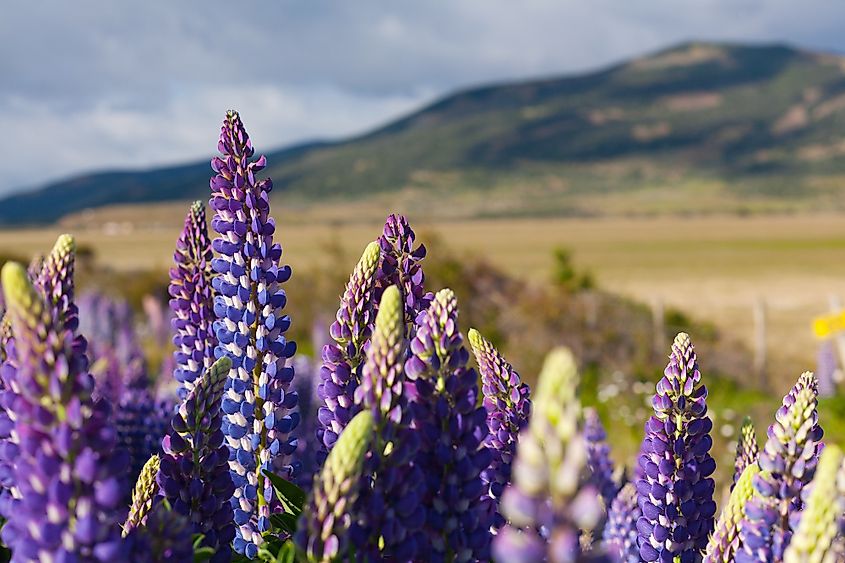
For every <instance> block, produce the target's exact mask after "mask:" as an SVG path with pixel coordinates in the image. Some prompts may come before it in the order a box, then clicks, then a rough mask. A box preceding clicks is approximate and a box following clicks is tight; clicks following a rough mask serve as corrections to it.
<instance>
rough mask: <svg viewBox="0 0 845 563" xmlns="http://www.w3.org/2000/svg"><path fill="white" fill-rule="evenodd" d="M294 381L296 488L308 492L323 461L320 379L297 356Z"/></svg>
mask: <svg viewBox="0 0 845 563" xmlns="http://www.w3.org/2000/svg"><path fill="white" fill-rule="evenodd" d="M293 365H294V371H295V372H296V379H295V380H294V387H295V388H296V395H297V397H298V398H299V400H298V401H297V405H296V409H297V412H298V413H299V425H298V426H297V427H296V430H295V431H294V435H295V437H296V454H295V457H296V461H297V463H298V464H299V465H298V467H297V469H296V484H297V485H299V486H300V487H301V488H302V489H303V490H305V491H310V490H311V485H312V482H313V480H314V477H315V475H316V474H317V472H318V471H319V470H320V467H321V466H322V462H323V461H324V458H323V457H322V456H320V455H319V454H320V450H321V445H322V442H321V441H319V440H318V428H319V426H320V423H319V420H318V419H317V409H318V408H319V404H320V400H319V399H318V397H317V387H318V381H320V377H319V374H318V371H317V369H316V368H315V366H314V364H313V362H312V361H311V359H310V358H308V357H306V356H302V355H297V356H296V357H295V358H294V362H293Z"/></svg>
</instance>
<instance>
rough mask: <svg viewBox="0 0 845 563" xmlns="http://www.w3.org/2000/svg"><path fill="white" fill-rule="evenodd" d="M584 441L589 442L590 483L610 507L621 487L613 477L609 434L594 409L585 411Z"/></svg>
mask: <svg viewBox="0 0 845 563" xmlns="http://www.w3.org/2000/svg"><path fill="white" fill-rule="evenodd" d="M584 439H585V440H586V441H587V463H588V465H589V466H590V475H591V477H590V481H591V482H592V483H593V484H594V485H595V486H596V488H598V490H599V492H600V493H601V497H602V499H603V500H604V504H605V506H610V503H611V502H612V501H613V498H614V497H615V496H616V493H617V492H619V485H618V484H617V483H616V479H615V478H614V477H613V471H614V469H613V461H612V460H611V459H610V446H609V445H608V444H607V432H605V430H604V426H603V425H602V423H601V418H599V413H598V411H596V409H594V408H588V409H584Z"/></svg>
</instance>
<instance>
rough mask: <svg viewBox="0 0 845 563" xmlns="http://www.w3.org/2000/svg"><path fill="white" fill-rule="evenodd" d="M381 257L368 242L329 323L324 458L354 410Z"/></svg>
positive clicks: (322, 394)
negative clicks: (330, 338) (329, 340)
mask: <svg viewBox="0 0 845 563" xmlns="http://www.w3.org/2000/svg"><path fill="white" fill-rule="evenodd" d="M380 257H381V253H380V249H379V245H378V243H376V242H371V243H370V244H369V245H367V248H366V249H364V253H363V254H362V255H361V259H360V260H359V261H358V264H357V265H356V266H355V270H354V271H353V272H352V275H351V276H350V277H349V282H348V283H347V284H346V289H345V290H344V292H343V295H342V296H341V298H340V308H339V309H338V310H337V314H336V316H335V321H334V322H333V323H332V325H331V329H330V331H329V332H330V334H331V337H332V340H333V341H334V342H331V343H329V344H326V345H325V346H324V347H323V350H322V358H323V366H322V368H321V369H320V384H319V386H318V387H317V394H318V397H319V398H320V401H321V405H320V407H319V412H318V419H319V422H320V428H319V429H318V430H317V436H318V438H319V439H320V444H321V448H320V449H321V451H322V457H323V458H325V455H326V453H328V452H329V451H330V450H331V449H332V447H333V446H334V443H335V442H336V441H337V437H338V436H339V435H340V433H341V432H342V431H343V429H344V428H345V427H346V425H347V424H349V421H350V420H352V417H353V416H354V415H355V413H357V412H358V411H357V409H358V407H357V406H356V405H355V389H356V388H357V387H358V385H359V384H360V381H361V368H362V366H363V364H364V359H365V353H364V345H365V344H366V343H367V342H368V341H369V338H370V334H371V326H372V323H373V321H374V311H373V309H374V301H373V289H374V287H375V283H376V270H377V269H378V265H379V259H380Z"/></svg>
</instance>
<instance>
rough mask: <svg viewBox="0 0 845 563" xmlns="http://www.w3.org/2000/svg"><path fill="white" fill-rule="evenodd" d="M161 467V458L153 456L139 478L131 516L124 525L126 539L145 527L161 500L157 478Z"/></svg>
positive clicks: (133, 492)
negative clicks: (151, 511) (131, 533)
mask: <svg viewBox="0 0 845 563" xmlns="http://www.w3.org/2000/svg"><path fill="white" fill-rule="evenodd" d="M160 467H161V458H160V457H159V456H157V455H154V456H152V457H151V458H150V459H148V460H147V463H145V464H144V468H143V469H142V470H141V474H140V475H139V476H138V481H137V482H136V483H135V487H134V488H133V489H132V504H131V505H130V507H129V515H128V516H127V517H126V522H124V524H123V536H124V537H126V536H127V535H129V533H130V532H131V531H132V530H134V529H135V528H138V527H139V526H143V525H144V524H145V523H146V521H147V516H148V515H149V513H150V510H152V509H153V506H155V503H156V502H157V501H158V500H159V496H158V493H159V488H158V482H157V481H156V477H157V476H158V471H159V468H160Z"/></svg>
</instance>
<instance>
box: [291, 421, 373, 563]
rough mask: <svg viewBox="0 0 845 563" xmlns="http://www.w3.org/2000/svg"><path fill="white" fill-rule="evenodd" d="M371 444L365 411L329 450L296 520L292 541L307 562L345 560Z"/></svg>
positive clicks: (371, 435) (371, 437) (371, 423)
mask: <svg viewBox="0 0 845 563" xmlns="http://www.w3.org/2000/svg"><path fill="white" fill-rule="evenodd" d="M372 441H373V415H372V413H371V412H370V411H368V410H365V411H362V412H360V413H358V414H357V415H355V417H354V418H353V419H352V420H351V421H350V422H349V424H348V425H347V426H346V428H345V429H344V430H343V432H342V433H341V435H340V438H339V439H338V441H337V443H336V447H335V448H332V451H331V452H330V453H329V456H328V458H327V459H326V463H325V464H324V465H323V469H322V471H321V472H320V474H319V475H318V476H317V477H316V478H315V480H314V489H313V491H312V492H311V496H310V499H309V501H308V507H307V509H306V510H305V511H304V512H303V515H302V516H301V518H300V528H299V530H298V532H297V536H296V541H297V545H298V546H299V548H300V549H301V550H302V552H303V553H304V554H305V556H306V558H307V560H308V561H319V562H330V561H336V560H339V559H342V558H349V556H350V553H349V550H350V538H349V534H350V528H351V527H352V524H353V520H352V514H353V512H352V510H351V509H352V508H353V507H354V506H355V503H356V502H357V501H358V495H359V493H360V491H361V488H362V487H363V486H365V483H366V481H365V479H364V477H363V475H362V471H363V468H364V459H365V457H366V454H367V451H368V450H369V448H370V444H372Z"/></svg>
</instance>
